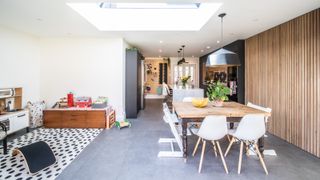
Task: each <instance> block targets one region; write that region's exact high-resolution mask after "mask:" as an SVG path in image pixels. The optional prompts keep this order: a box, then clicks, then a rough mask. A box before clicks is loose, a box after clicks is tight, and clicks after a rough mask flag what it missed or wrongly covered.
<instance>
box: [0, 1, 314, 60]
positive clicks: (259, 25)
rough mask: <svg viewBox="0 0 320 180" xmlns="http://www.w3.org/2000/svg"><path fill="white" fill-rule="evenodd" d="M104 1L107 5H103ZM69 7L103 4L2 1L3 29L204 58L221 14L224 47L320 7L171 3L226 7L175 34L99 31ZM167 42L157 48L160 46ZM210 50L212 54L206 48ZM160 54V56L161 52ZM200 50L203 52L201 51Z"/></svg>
mask: <svg viewBox="0 0 320 180" xmlns="http://www.w3.org/2000/svg"><path fill="white" fill-rule="evenodd" d="M102 1H103V0H102ZM66 2H101V1H96V0H77V1H76V0H69V1H68V0H27V1H26V0H0V26H4V27H7V28H11V29H15V30H18V31H22V32H26V33H30V34H33V35H36V36H39V37H70V38H72V37H96V38H108V37H123V38H124V39H125V40H126V41H127V42H128V43H129V44H131V45H132V46H135V47H137V48H139V49H140V50H141V51H142V53H143V55H144V56H146V57H148V56H159V55H161V56H163V57H164V56H176V55H177V50H178V48H179V47H180V45H182V44H184V45H186V48H185V54H186V56H192V55H193V56H201V55H204V54H207V53H208V52H209V51H212V50H213V49H216V48H219V47H220V46H221V44H217V42H216V41H217V40H219V39H220V19H219V18H218V17H217V15H218V14H219V13H222V12H226V13H227V16H226V17H225V19H224V30H225V31H224V34H225V36H224V44H228V43H230V42H232V41H235V40H237V39H245V38H248V37H250V36H253V35H255V34H257V33H259V32H262V31H264V30H267V29H269V28H271V27H274V26H276V25H278V24H281V23H284V22H286V21H288V20H290V19H293V18H295V17H297V16H300V15H302V14H305V13H307V12H309V11H311V10H314V9H316V8H319V7H320V0H211V1H208V0H202V1H191V0H184V1H183V0H175V1H173V0H171V1H170V2H222V3H223V5H222V7H221V8H220V9H219V10H218V12H217V13H216V14H215V15H214V16H213V17H212V18H211V19H210V20H209V22H208V23H207V24H206V25H204V26H203V27H202V29H201V30H200V31H191V32H190V31H189V32H186V31H182V32H179V31H173V32H169V31H166V32H157V31H150V32H141V31H138V32H132V31H131V32H101V31H98V30H97V29H96V28H95V27H94V26H93V25H91V24H90V23H89V22H87V21H86V20H85V19H84V18H83V17H81V16H80V15H79V14H78V13H76V12H75V11H73V10H72V9H71V8H70V7H68V6H67V5H66ZM111 2H168V0H167V1H165V0H148V1H146V0H144V1H141V0H131V1H130V0H122V1H121V0H111ZM160 40H161V41H163V43H159V41H160ZM207 46H210V47H211V48H210V49H206V47H207ZM159 49H162V53H159ZM201 49H203V50H204V52H201Z"/></svg>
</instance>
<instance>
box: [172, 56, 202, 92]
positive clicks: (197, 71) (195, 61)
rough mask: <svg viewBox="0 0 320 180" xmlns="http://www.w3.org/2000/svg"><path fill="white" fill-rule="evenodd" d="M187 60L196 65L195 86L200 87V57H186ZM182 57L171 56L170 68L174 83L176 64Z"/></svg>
mask: <svg viewBox="0 0 320 180" xmlns="http://www.w3.org/2000/svg"><path fill="white" fill-rule="evenodd" d="M185 59H186V61H187V62H189V64H195V66H196V76H195V78H194V79H195V87H199V58H198V57H185ZM179 60H181V58H178V57H170V69H171V78H170V83H171V84H173V78H174V76H173V73H174V66H175V65H177V63H178V61H179Z"/></svg>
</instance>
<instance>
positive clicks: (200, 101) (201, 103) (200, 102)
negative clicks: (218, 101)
mask: <svg viewBox="0 0 320 180" xmlns="http://www.w3.org/2000/svg"><path fill="white" fill-rule="evenodd" d="M208 101H209V100H208V98H193V99H192V105H193V106H194V107H197V108H203V107H206V106H207V105H208Z"/></svg>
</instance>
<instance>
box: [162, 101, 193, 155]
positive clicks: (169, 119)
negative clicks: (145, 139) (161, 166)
mask: <svg viewBox="0 0 320 180" xmlns="http://www.w3.org/2000/svg"><path fill="white" fill-rule="evenodd" d="M163 107H164V108H163V112H164V118H163V120H164V121H165V122H166V123H168V124H169V126H170V130H171V132H172V134H173V136H174V137H173V138H160V139H159V141H158V142H159V143H170V146H171V151H160V152H159V153H158V157H183V147H182V138H181V136H182V126H181V124H179V123H176V121H178V117H177V116H176V115H175V114H174V113H171V112H170V110H169V108H168V107H167V106H166V105H165V103H164V104H163ZM193 131H195V132H197V130H196V129H194V130H193ZM190 135H192V133H191V132H190V130H189V129H188V130H187V136H190ZM174 143H177V145H178V148H179V149H178V150H175V148H174Z"/></svg>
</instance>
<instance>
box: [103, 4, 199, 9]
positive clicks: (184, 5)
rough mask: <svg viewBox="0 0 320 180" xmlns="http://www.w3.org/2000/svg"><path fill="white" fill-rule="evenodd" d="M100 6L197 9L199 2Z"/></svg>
mask: <svg viewBox="0 0 320 180" xmlns="http://www.w3.org/2000/svg"><path fill="white" fill-rule="evenodd" d="M99 6H100V8H116V9H198V8H199V6H200V3H186V4H184V3H181V4H174V3H108V2H103V3H100V5H99Z"/></svg>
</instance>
